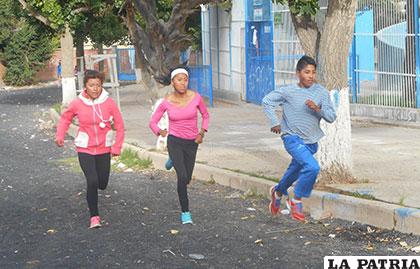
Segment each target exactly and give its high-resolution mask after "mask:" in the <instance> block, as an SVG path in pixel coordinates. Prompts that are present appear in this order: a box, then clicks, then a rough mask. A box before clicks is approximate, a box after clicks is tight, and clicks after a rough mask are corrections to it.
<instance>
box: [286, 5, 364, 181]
mask: <svg viewBox="0 0 420 269" xmlns="http://www.w3.org/2000/svg"><path fill="white" fill-rule="evenodd" d="M356 4H357V1H356V0H334V1H329V4H328V10H327V14H326V17H325V22H324V25H323V26H322V27H320V26H317V25H316V23H315V20H314V18H312V21H311V20H308V19H306V22H305V20H303V19H299V18H294V19H293V22H294V26H295V29H296V32H297V33H298V35H299V40H300V41H301V42H302V47H303V48H304V49H305V53H307V54H308V55H312V54H313V51H312V50H313V49H315V50H316V52H315V58H316V60H317V64H318V66H317V71H318V72H317V79H318V82H319V83H320V84H321V85H323V86H325V87H326V88H327V89H328V90H330V95H331V97H332V99H333V100H334V104H335V107H336V112H337V119H336V121H335V122H334V123H333V124H328V123H326V122H324V121H322V124H321V127H322V128H323V130H324V132H325V134H326V137H324V138H323V139H321V141H320V146H319V151H318V154H317V158H318V160H319V162H320V165H321V169H322V174H323V175H327V176H328V177H329V181H334V182H343V181H346V182H347V181H348V180H349V178H351V169H352V155H351V124H350V104H349V96H348V90H349V89H348V87H347V83H348V82H347V81H348V78H347V59H348V54H349V48H350V43H351V40H352V38H353V31H354V22H355V17H356ZM294 16H295V15H293V14H292V17H294ZM298 22H300V23H298ZM319 29H323V30H322V32H320V31H319ZM305 32H307V34H305ZM315 33H318V34H315ZM315 36H316V40H314V38H315ZM309 43H310V44H309ZM306 50H309V51H306ZM337 90H338V91H337Z"/></svg>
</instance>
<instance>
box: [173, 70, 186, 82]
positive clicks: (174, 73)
mask: <svg viewBox="0 0 420 269" xmlns="http://www.w3.org/2000/svg"><path fill="white" fill-rule="evenodd" d="M178 74H185V75H187V77H188V71H187V70H185V69H184V68H177V69H175V70H174V71H172V72H171V80H172V79H173V78H174V77H175V76H176V75H178Z"/></svg>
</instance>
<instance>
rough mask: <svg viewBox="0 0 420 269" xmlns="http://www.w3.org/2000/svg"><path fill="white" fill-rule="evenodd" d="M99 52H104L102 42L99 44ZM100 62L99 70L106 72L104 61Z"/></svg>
mask: <svg viewBox="0 0 420 269" xmlns="http://www.w3.org/2000/svg"><path fill="white" fill-rule="evenodd" d="M98 54H104V45H103V44H102V43H99V44H98ZM98 64H99V72H104V61H100V62H99V63H98Z"/></svg>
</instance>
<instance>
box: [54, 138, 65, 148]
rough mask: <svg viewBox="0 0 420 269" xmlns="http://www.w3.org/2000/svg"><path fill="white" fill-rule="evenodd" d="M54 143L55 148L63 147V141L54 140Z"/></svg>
mask: <svg viewBox="0 0 420 269" xmlns="http://www.w3.org/2000/svg"><path fill="white" fill-rule="evenodd" d="M55 143H56V144H57V146H59V147H63V146H64V140H63V139H58V138H56V139H55Z"/></svg>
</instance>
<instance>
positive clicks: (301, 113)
mask: <svg viewBox="0 0 420 269" xmlns="http://www.w3.org/2000/svg"><path fill="white" fill-rule="evenodd" d="M308 99H311V100H312V101H314V102H315V104H317V105H318V106H319V107H320V108H321V111H320V112H315V111H313V110H311V109H310V108H309V107H308V106H307V105H306V104H305V102H306V100H308ZM262 105H263V107H264V112H265V114H266V115H267V117H268V118H269V120H270V121H271V127H274V126H277V125H280V126H281V131H282V134H290V135H298V136H299V137H301V138H302V139H303V141H304V142H305V143H306V144H312V143H316V142H318V141H319V140H320V139H321V138H322V137H323V136H324V132H323V131H322V130H321V128H320V126H319V122H320V121H321V119H324V120H325V121H327V122H329V123H331V122H333V121H334V120H335V119H336V114H335V109H334V106H333V104H332V102H331V99H330V96H329V93H328V90H326V89H325V88H324V87H322V86H321V85H319V84H313V85H312V86H311V87H309V88H301V87H299V85H298V84H290V85H286V86H282V87H279V88H277V89H275V90H274V91H272V92H270V93H269V94H267V95H266V96H265V97H264V99H263V100H262ZM277 106H282V107H283V117H282V120H281V123H280V121H279V119H278V117H277V115H276V107H277Z"/></svg>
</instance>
